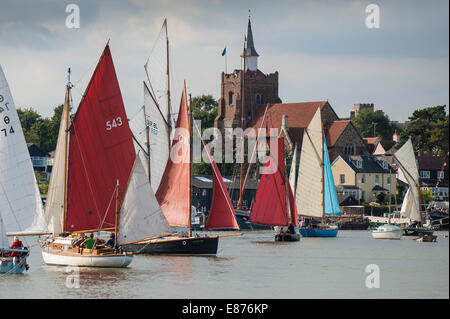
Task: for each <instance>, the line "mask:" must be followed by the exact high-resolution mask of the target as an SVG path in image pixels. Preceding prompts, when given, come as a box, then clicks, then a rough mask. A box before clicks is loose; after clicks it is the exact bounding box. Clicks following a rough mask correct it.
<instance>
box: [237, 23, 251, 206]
mask: <svg viewBox="0 0 450 319" xmlns="http://www.w3.org/2000/svg"><path fill="white" fill-rule="evenodd" d="M249 19H250V16H249ZM246 47H247V37H245V41H244V58H243V59H244V64H243V70H242V80H241V129H242V131H244V129H245V56H246V51H245V50H246ZM241 146H242V148H243V149H242V150H241V154H242V158H241V174H240V176H239V201H238V204H237V208H239V209H240V208H242V195H243V193H244V179H243V176H242V175H244V153H243V151H244V149H245V136H242V145H241Z"/></svg>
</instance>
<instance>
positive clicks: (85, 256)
mask: <svg viewBox="0 0 450 319" xmlns="http://www.w3.org/2000/svg"><path fill="white" fill-rule="evenodd" d="M77 241H78V239H77V238H56V239H55V240H53V241H50V242H46V243H45V244H44V245H43V246H42V247H41V250H42V258H43V259H44V262H45V263H46V264H49V265H60V266H79V267H111V268H122V267H127V266H128V265H129V264H130V263H131V261H132V260H133V255H132V254H131V253H126V252H123V251H116V250H114V249H107V248H100V249H86V248H81V247H78V246H77V245H76V244H75V243H76V242H77Z"/></svg>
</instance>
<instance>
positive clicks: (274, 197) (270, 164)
mask: <svg viewBox="0 0 450 319" xmlns="http://www.w3.org/2000/svg"><path fill="white" fill-rule="evenodd" d="M284 173H285V168H284V140H283V138H279V139H278V156H277V159H275V157H274V156H273V155H270V156H269V157H268V160H267V162H266V164H265V165H264V169H263V173H262V175H261V180H260V182H259V186H258V190H257V191H256V196H255V201H254V203H253V207H252V211H251V214H250V222H252V223H256V224H263V225H270V226H288V224H289V222H288V212H287V205H286V204H287V196H286V184H285V183H286V178H285V174H284ZM287 186H288V189H289V203H290V211H291V223H293V224H294V225H297V221H296V220H297V208H296V206H295V201H294V196H293V194H292V190H291V188H290V186H289V183H287Z"/></svg>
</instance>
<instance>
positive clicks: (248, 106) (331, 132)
mask: <svg viewBox="0 0 450 319" xmlns="http://www.w3.org/2000/svg"><path fill="white" fill-rule="evenodd" d="M241 57H242V58H245V72H243V71H242V70H234V71H233V72H232V73H230V74H225V73H224V72H222V79H221V97H220V98H219V101H218V115H217V117H216V119H215V121H214V126H215V127H216V128H218V129H219V130H220V131H221V132H222V135H223V133H224V129H225V128H237V127H241V110H242V109H241V108H242V95H243V96H244V99H245V104H244V109H245V112H244V114H245V116H244V123H245V128H249V127H254V128H259V127H260V123H261V121H262V119H263V117H264V112H265V109H266V107H267V113H268V114H270V116H271V120H272V123H273V125H274V126H275V127H276V128H278V132H279V133H280V135H281V136H283V137H284V138H285V141H286V144H287V145H286V146H287V147H288V148H289V149H290V150H291V151H292V150H293V147H294V145H297V147H298V148H301V144H302V139H303V131H304V129H305V128H306V127H307V126H308V124H309V122H310V121H311V119H312V117H313V115H314V113H315V112H316V110H317V108H320V109H321V115H322V121H323V126H324V131H325V137H326V141H327V146H328V150H329V153H330V160H331V161H333V160H334V159H335V158H336V157H337V156H338V155H369V153H368V151H367V148H366V144H365V143H364V141H363V139H362V138H361V136H360V135H359V134H358V132H357V131H356V129H355V127H354V126H353V125H352V123H351V121H350V120H340V119H339V117H338V116H337V114H336V113H335V112H334V110H333V108H332V107H331V105H330V103H329V102H328V101H314V102H298V103H282V101H281V99H280V97H279V96H278V77H279V76H278V72H276V71H275V72H274V73H269V74H265V73H263V72H261V70H259V69H258V57H259V54H258V53H257V52H256V49H255V46H254V42H253V34H252V28H251V22H250V18H249V20H248V27H247V48H246V50H245V52H242V54H241ZM244 77H245V78H244ZM242 92H243V94H242ZM245 128H244V129H245Z"/></svg>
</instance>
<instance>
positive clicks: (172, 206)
mask: <svg viewBox="0 0 450 319" xmlns="http://www.w3.org/2000/svg"><path fill="white" fill-rule="evenodd" d="M190 178H191V163H190V131H189V121H188V116H187V103H186V93H185V92H184V90H183V94H182V96H181V103H180V110H179V113H178V120H177V126H176V128H175V133H174V138H173V142H172V148H171V150H170V157H169V159H168V161H167V165H166V168H165V170H164V174H163V177H162V179H161V183H160V184H159V187H158V191H157V192H156V199H157V200H158V202H159V205H160V206H161V209H162V211H163V213H164V216H166V219H167V221H168V222H169V225H173V226H183V227H185V226H188V224H189V218H190V215H191V214H190V209H191V208H190V207H189V196H191V192H190V189H189V180H190Z"/></svg>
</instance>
